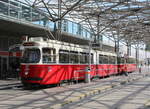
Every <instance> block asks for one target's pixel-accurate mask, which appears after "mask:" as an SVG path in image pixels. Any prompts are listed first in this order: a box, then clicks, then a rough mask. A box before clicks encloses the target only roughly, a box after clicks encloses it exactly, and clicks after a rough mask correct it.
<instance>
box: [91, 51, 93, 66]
mask: <svg viewBox="0 0 150 109" xmlns="http://www.w3.org/2000/svg"><path fill="white" fill-rule="evenodd" d="M91 64H93V53H91Z"/></svg>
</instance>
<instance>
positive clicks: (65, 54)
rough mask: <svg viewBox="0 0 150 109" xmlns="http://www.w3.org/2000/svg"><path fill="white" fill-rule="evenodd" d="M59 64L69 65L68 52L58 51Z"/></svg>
mask: <svg viewBox="0 0 150 109" xmlns="http://www.w3.org/2000/svg"><path fill="white" fill-rule="evenodd" d="M59 62H60V63H69V51H67V50H59Z"/></svg>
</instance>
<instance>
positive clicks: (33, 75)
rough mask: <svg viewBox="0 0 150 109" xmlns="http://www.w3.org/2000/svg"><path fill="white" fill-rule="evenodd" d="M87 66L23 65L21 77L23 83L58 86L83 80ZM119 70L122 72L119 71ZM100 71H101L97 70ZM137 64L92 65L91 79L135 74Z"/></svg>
mask: <svg viewBox="0 0 150 109" xmlns="http://www.w3.org/2000/svg"><path fill="white" fill-rule="evenodd" d="M86 66H87V65H22V66H21V69H22V72H21V73H20V76H21V77H22V81H23V82H27V83H38V84H43V85H44V84H57V83H61V82H62V81H63V80H83V79H84V75H85V68H86ZM118 68H120V70H119V71H118ZM97 69H99V70H97ZM135 70H136V65H135V64H127V65H119V67H118V65H109V64H108V65H91V72H90V74H91V78H92V77H95V76H99V77H105V76H109V75H113V74H118V73H121V72H133V71H135Z"/></svg>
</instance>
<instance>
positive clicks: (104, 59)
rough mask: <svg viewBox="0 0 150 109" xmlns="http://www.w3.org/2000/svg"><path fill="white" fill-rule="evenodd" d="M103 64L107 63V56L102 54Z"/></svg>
mask: <svg viewBox="0 0 150 109" xmlns="http://www.w3.org/2000/svg"><path fill="white" fill-rule="evenodd" d="M103 64H108V56H105V55H104V56H103Z"/></svg>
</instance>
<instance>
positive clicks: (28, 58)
mask: <svg viewBox="0 0 150 109" xmlns="http://www.w3.org/2000/svg"><path fill="white" fill-rule="evenodd" d="M40 56H41V55H40V49H37V48H31V49H25V51H24V55H23V58H22V59H23V60H22V61H23V63H38V62H39V61H40Z"/></svg>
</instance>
